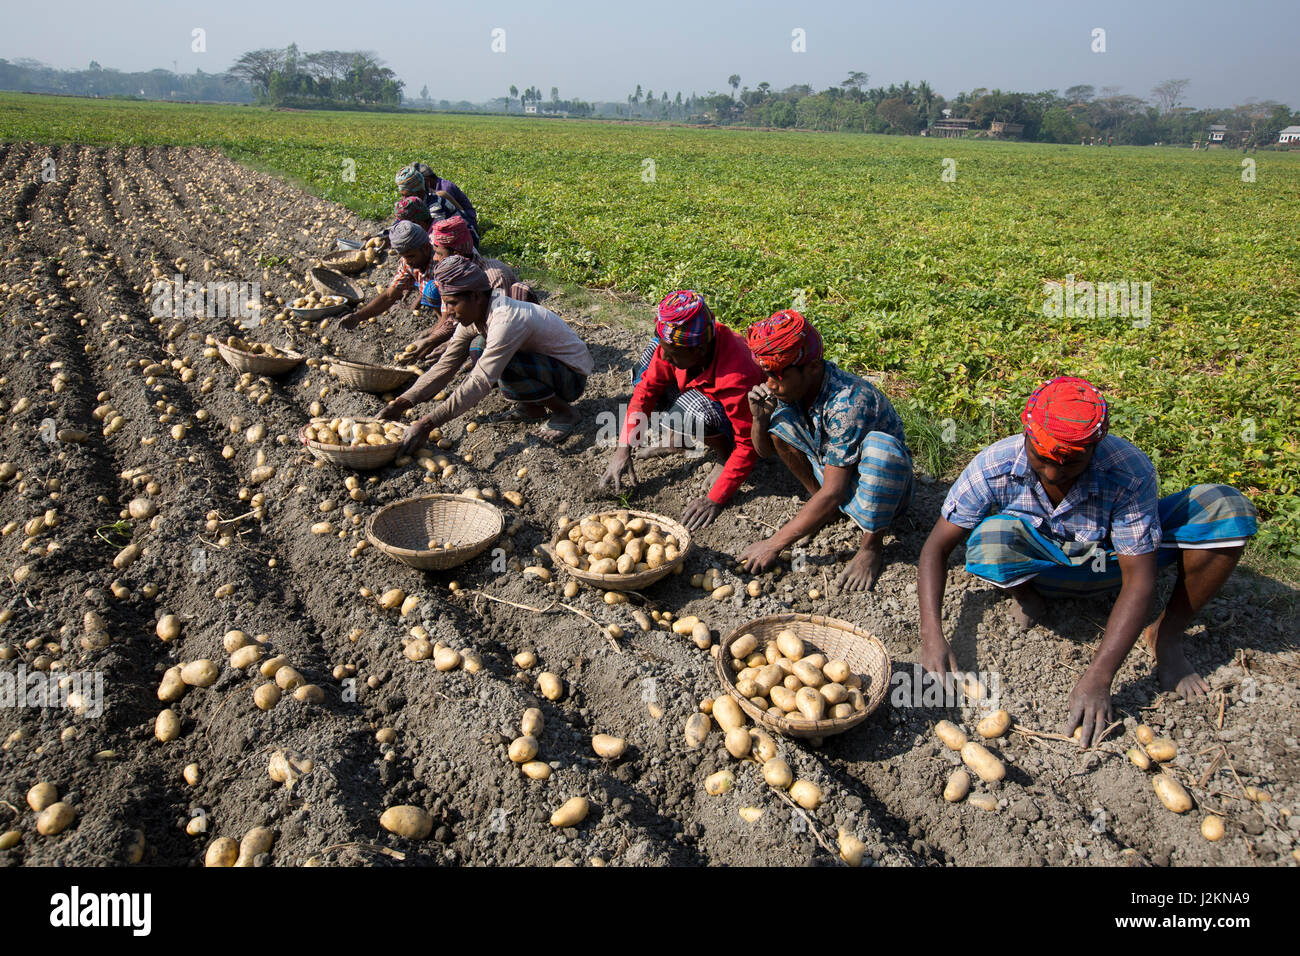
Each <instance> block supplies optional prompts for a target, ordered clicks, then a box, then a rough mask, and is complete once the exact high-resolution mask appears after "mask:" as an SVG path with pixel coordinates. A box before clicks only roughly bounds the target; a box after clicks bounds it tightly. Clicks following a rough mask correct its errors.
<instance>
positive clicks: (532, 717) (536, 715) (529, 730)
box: [519, 707, 546, 737]
mask: <svg viewBox="0 0 1300 956" xmlns="http://www.w3.org/2000/svg"><path fill="white" fill-rule="evenodd" d="M545 725H546V721H545V720H543V719H542V712H541V711H540V710H538V709H537V708H536V707H529V708H528V709H527V710H526V711H524V716H523V718H522V719H521V720H520V721H519V729H520V730H521V731H522V732H523V733H524V735H525V736H528V737H540V736H541V734H542V728H543V727H544V726H545Z"/></svg>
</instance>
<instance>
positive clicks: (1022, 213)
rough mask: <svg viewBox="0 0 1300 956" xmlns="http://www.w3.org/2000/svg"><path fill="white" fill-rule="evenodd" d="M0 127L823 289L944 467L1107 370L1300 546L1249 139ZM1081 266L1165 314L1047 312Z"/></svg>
mask: <svg viewBox="0 0 1300 956" xmlns="http://www.w3.org/2000/svg"><path fill="white" fill-rule="evenodd" d="M0 138H4V139H8V140H15V139H17V140H33V141H38V142H68V141H72V142H83V143H130V144H142V145H151V144H196V145H205V146H212V147H216V148H219V149H222V150H224V151H226V152H227V153H228V154H230V155H231V156H233V157H235V158H237V159H240V160H243V161H247V162H250V163H252V164H255V165H257V166H259V167H261V168H264V169H270V170H273V171H276V172H278V173H280V174H282V175H285V176H287V177H289V178H291V179H293V180H295V181H297V182H300V183H302V184H303V185H305V186H306V187H307V188H309V189H311V190H312V191H314V192H316V193H318V194H320V195H322V196H325V197H327V198H329V199H332V200H335V201H338V202H340V203H343V204H345V205H346V206H348V207H349V208H351V209H353V210H355V211H356V212H358V213H361V214H363V215H367V216H371V217H375V218H380V217H384V216H387V215H389V214H390V213H391V204H392V201H393V199H394V189H393V185H392V175H393V173H394V172H395V170H396V169H397V167H399V166H401V165H403V164H404V163H406V162H409V161H412V160H415V159H423V160H425V161H427V162H428V163H429V164H430V165H432V166H433V167H434V169H436V170H437V171H438V172H439V173H440V174H442V175H445V176H447V177H449V178H451V179H453V180H455V181H456V182H457V183H459V184H460V185H461V186H462V187H463V188H464V189H465V190H466V191H467V192H468V193H469V194H470V196H471V198H472V199H473V200H474V202H475V204H476V205H477V206H478V208H479V210H480V215H481V217H482V218H483V219H484V220H485V221H486V222H487V223H488V224H489V225H490V229H489V230H488V231H487V232H486V234H485V237H484V239H485V241H484V244H485V246H486V247H487V248H489V249H490V250H492V251H493V252H494V253H495V254H497V255H500V256H501V257H502V258H504V259H506V260H508V261H513V262H515V263H518V264H520V265H523V266H525V267H529V268H535V269H544V270H546V271H547V272H548V273H549V274H551V275H552V276H555V277H557V278H559V279H564V280H567V281H572V282H575V283H583V284H587V285H594V286H605V287H614V288H618V289H622V290H628V291H632V292H636V293H639V294H640V295H643V296H645V297H646V298H648V299H654V298H656V297H658V296H660V295H662V294H663V293H665V292H667V291H670V290H672V289H675V288H681V287H693V288H696V289H699V290H700V291H702V292H703V293H705V295H706V296H707V297H708V298H709V300H710V301H711V303H712V304H713V306H714V310H715V312H716V313H717V314H718V316H719V318H720V319H722V320H723V321H724V322H726V323H728V324H730V325H732V326H733V327H743V326H745V325H747V324H748V323H750V322H751V321H753V320H754V319H756V318H759V317H761V316H766V315H768V314H770V313H771V312H773V311H775V310H776V309H779V308H787V307H790V306H792V305H796V304H802V305H801V308H802V310H803V311H804V312H805V313H806V314H807V315H808V316H809V317H810V318H812V319H813V320H814V321H815V322H816V323H817V324H818V326H819V327H820V328H821V329H822V330H823V332H824V333H825V335H826V338H827V344H828V347H829V350H830V353H831V355H832V357H834V358H835V359H837V360H839V361H840V362H841V363H842V364H846V365H848V366H850V367H852V368H854V369H857V370H866V371H871V372H874V373H878V374H883V375H884V376H885V388H886V390H887V391H888V392H889V393H890V394H891V395H892V396H893V397H894V398H895V400H896V402H897V403H898V404H899V406H900V408H901V409H902V410H903V411H904V412H905V418H906V421H907V424H908V427H909V440H910V442H911V443H912V444H913V446H914V448H915V450H916V451H917V452H918V461H919V462H920V463H922V464H924V465H926V466H927V467H929V468H930V469H931V470H935V471H942V472H944V473H946V474H948V475H951V474H953V473H954V472H955V471H956V470H957V469H958V468H959V467H960V465H961V464H962V463H964V460H965V456H966V455H967V454H969V453H970V451H971V450H972V449H973V448H975V447H977V446H978V444H979V443H981V442H984V441H987V440H989V439H991V438H994V437H999V436H1001V435H1003V434H1007V433H1009V432H1010V431H1012V430H1015V429H1017V428H1018V427H1019V424H1018V414H1019V410H1020V407H1021V406H1022V404H1023V402H1024V399H1025V396H1026V395H1027V394H1028V392H1029V391H1030V390H1031V389H1032V388H1033V387H1034V386H1035V385H1036V384H1038V383H1040V382H1042V381H1044V380H1045V379H1047V378H1050V377H1053V376H1055V375H1058V374H1077V375H1082V376H1085V377H1088V378H1090V379H1092V380H1093V381H1095V382H1096V383H1097V384H1098V385H1100V386H1101V387H1102V388H1103V390H1104V391H1106V393H1107V394H1108V397H1109V398H1110V400H1111V404H1112V409H1113V411H1112V430H1113V431H1114V432H1116V433H1118V434H1120V435H1123V436H1125V437H1127V438H1129V439H1130V440H1132V441H1134V442H1135V443H1136V444H1137V445H1138V446H1139V447H1141V448H1142V449H1143V450H1144V451H1146V452H1147V454H1149V455H1150V456H1151V458H1152V460H1153V461H1154V462H1155V463H1156V465H1157V467H1158V468H1159V470H1160V477H1161V482H1162V488H1163V489H1164V490H1167V491H1172V490H1176V489H1178V488H1180V487H1182V486H1184V485H1186V484H1188V483H1190V482H1194V481H1223V482H1228V483H1231V484H1234V485H1236V486H1238V487H1240V488H1242V489H1244V490H1246V491H1247V493H1248V494H1249V495H1250V496H1251V498H1252V499H1253V500H1254V501H1255V503H1256V505H1257V506H1258V507H1259V509H1260V512H1261V514H1263V515H1264V516H1265V517H1266V519H1267V520H1266V521H1265V523H1264V525H1263V529H1262V531H1261V537H1260V543H1261V544H1262V545H1264V546H1265V548H1266V549H1267V553H1268V554H1270V555H1272V556H1274V557H1276V558H1278V559H1280V560H1282V561H1283V562H1286V563H1288V564H1292V567H1294V564H1293V562H1295V561H1296V560H1297V559H1300V494H1298V493H1297V492H1298V488H1297V486H1298V485H1300V346H1298V345H1297V340H1298V339H1300V276H1298V275H1297V264H1298V263H1300V243H1298V242H1297V236H1300V228H1297V223H1298V222H1300V156H1296V155H1294V154H1286V153H1279V152H1267V151H1266V152H1263V153H1259V154H1257V155H1255V156H1252V157H1250V159H1251V160H1253V161H1254V164H1255V167H1254V170H1253V172H1254V178H1253V181H1246V180H1247V179H1248V178H1249V177H1248V176H1244V175H1243V174H1244V173H1248V172H1249V171H1248V170H1245V169H1243V165H1242V161H1243V158H1244V157H1243V156H1242V155H1241V154H1240V153H1236V152H1233V151H1230V150H1219V151H1211V152H1191V151H1189V150H1185V149H1181V150H1175V149H1168V148H1120V147H1117V148H1100V147H1098V148H1084V147H1078V146H1047V145H1040V144H1020V143H997V142H989V141H954V140H926V139H920V138H910V137H909V138H904V137H880V136H863V135H827V134H813V133H771V132H748V131H739V130H704V129H690V128H670V127H656V126H631V125H619V124H602V123H593V122H577V121H562V122H559V121H547V120H525V119H523V118H519V119H513V118H512V119H506V118H490V117H469V116H465V117H462V116H449V115H441V116H421V117H417V116H401V115H397V116H394V115H368V114H355V113H288V112H271V111H268V110H263V109H258V108H252V107H207V106H182V105H172V104H148V103H134V102H109V101H89V100H75V99H63V98H54V97H37V96H24V95H13V94H5V95H0ZM945 170H947V171H949V173H950V176H949V178H951V179H952V180H953V181H945V180H944V177H943V174H944V172H945ZM1068 276H1073V277H1074V281H1075V282H1076V283H1081V282H1091V283H1106V282H1123V283H1126V284H1127V283H1136V284H1137V287H1138V288H1144V286H1143V284H1144V283H1149V284H1150V286H1149V289H1150V298H1149V299H1147V298H1146V297H1145V295H1143V301H1144V302H1145V304H1146V305H1148V306H1149V316H1148V315H1147V313H1146V311H1145V310H1142V311H1138V312H1134V313H1132V314H1122V315H1110V314H1108V313H1107V310H1106V308H1105V305H1104V303H1103V305H1102V306H1101V307H1100V308H1098V309H1097V310H1096V312H1097V314H1095V315H1092V314H1065V315H1060V314H1057V315H1054V316H1049V315H1045V314H1044V304H1045V302H1047V301H1048V297H1047V295H1046V294H1045V286H1044V284H1045V283H1046V282H1049V281H1058V282H1065V281H1066V279H1067V277H1068ZM1057 311H1058V313H1059V312H1060V311H1061V310H1057ZM648 321H649V316H647V322H648Z"/></svg>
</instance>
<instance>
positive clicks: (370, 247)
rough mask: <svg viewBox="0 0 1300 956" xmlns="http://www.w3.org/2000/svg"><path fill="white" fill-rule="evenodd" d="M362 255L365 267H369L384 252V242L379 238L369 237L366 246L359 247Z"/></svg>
mask: <svg viewBox="0 0 1300 956" xmlns="http://www.w3.org/2000/svg"><path fill="white" fill-rule="evenodd" d="M361 249H362V254H363V256H364V257H365V260H366V265H371V264H373V263H374V262H376V261H377V260H378V259H379V256H380V254H381V253H383V251H384V240H383V239H381V238H380V237H379V236H371V237H370V238H369V239H367V240H366V244H365V245H364V246H362V247H361Z"/></svg>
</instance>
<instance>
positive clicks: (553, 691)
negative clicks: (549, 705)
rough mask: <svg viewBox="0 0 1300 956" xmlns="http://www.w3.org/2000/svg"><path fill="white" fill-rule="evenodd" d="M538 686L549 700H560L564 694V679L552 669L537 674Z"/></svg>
mask: <svg viewBox="0 0 1300 956" xmlns="http://www.w3.org/2000/svg"><path fill="white" fill-rule="evenodd" d="M537 687H538V689H540V690H541V692H542V696H543V697H545V698H546V699H547V700H559V699H560V698H561V697H563V696H564V681H562V680H560V678H559V676H558V675H556V674H552V673H551V672H550V671H543V672H542V673H541V674H538V675H537Z"/></svg>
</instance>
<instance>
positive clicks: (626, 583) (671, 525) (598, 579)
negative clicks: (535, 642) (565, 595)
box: [550, 508, 691, 591]
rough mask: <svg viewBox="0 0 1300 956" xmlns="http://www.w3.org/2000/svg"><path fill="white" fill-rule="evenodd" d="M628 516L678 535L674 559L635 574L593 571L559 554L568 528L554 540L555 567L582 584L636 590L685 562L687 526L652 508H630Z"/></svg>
mask: <svg viewBox="0 0 1300 956" xmlns="http://www.w3.org/2000/svg"><path fill="white" fill-rule="evenodd" d="M625 510H627V509H622V508H619V509H615V510H611V511H601V512H598V513H597V514H594V515H587V516H585V517H584V518H583V519H582V520H584V521H585V520H586V519H587V518H595V519H596V520H599V519H601V518H605V517H608V516H610V515H614V514H622V513H623V512H624V511H625ZM627 515H628V516H629V517H631V518H645V519H646V520H647V521H653V522H655V524H657V525H659V526H660V527H661V528H663V529H664V530H665V531H667V532H669V533H670V534H671V535H672V536H673V537H675V538H676V539H677V547H678V552H677V557H676V558H674V559H673V560H672V561H668V562H666V563H664V564H661V565H659V567H657V568H652V569H651V570H649V571H638V572H636V573H635V574H592V573H591V572H590V571H581V570H579V569H578V568H571V567H569V566H568V565H567V564H565V563H564V562H563V561H561V560H559V559H558V558H557V557H556V555H555V546H556V545H557V544H559V543H560V540H561V538H562V537H563V536H564V535H565V534H567V533H568V532H567V529H566V531H565V532H564V533H563V534H562V533H560V532H556V535H555V537H554V538H552V539H551V547H550V550H551V557H552V558H553V559H555V560H554V563H555V566H556V567H557V568H560V569H562V570H564V571H567V572H568V573H569V574H570V575H572V576H573V577H574V578H576V579H577V580H579V581H581V582H582V583H583V584H590V585H591V586H592V587H595V588H602V589H604V590H606V591H637V590H640V589H641V588H646V587H649V586H650V585H652V584H654V583H656V582H657V581H661V580H663V579H664V578H666V577H668V575H670V574H672V573H673V572H674V571H675V570H676V569H677V568H679V567H681V565H682V564H683V563H685V561H686V555H687V553H688V552H689V551H690V550H691V533H690V532H689V531H687V530H686V528H685V527H684V526H682V525H681V524H679V523H677V522H676V521H674V520H673V519H672V518H665V517H664V516H663V515H657V514H654V513H653V512H650V511H627Z"/></svg>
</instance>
